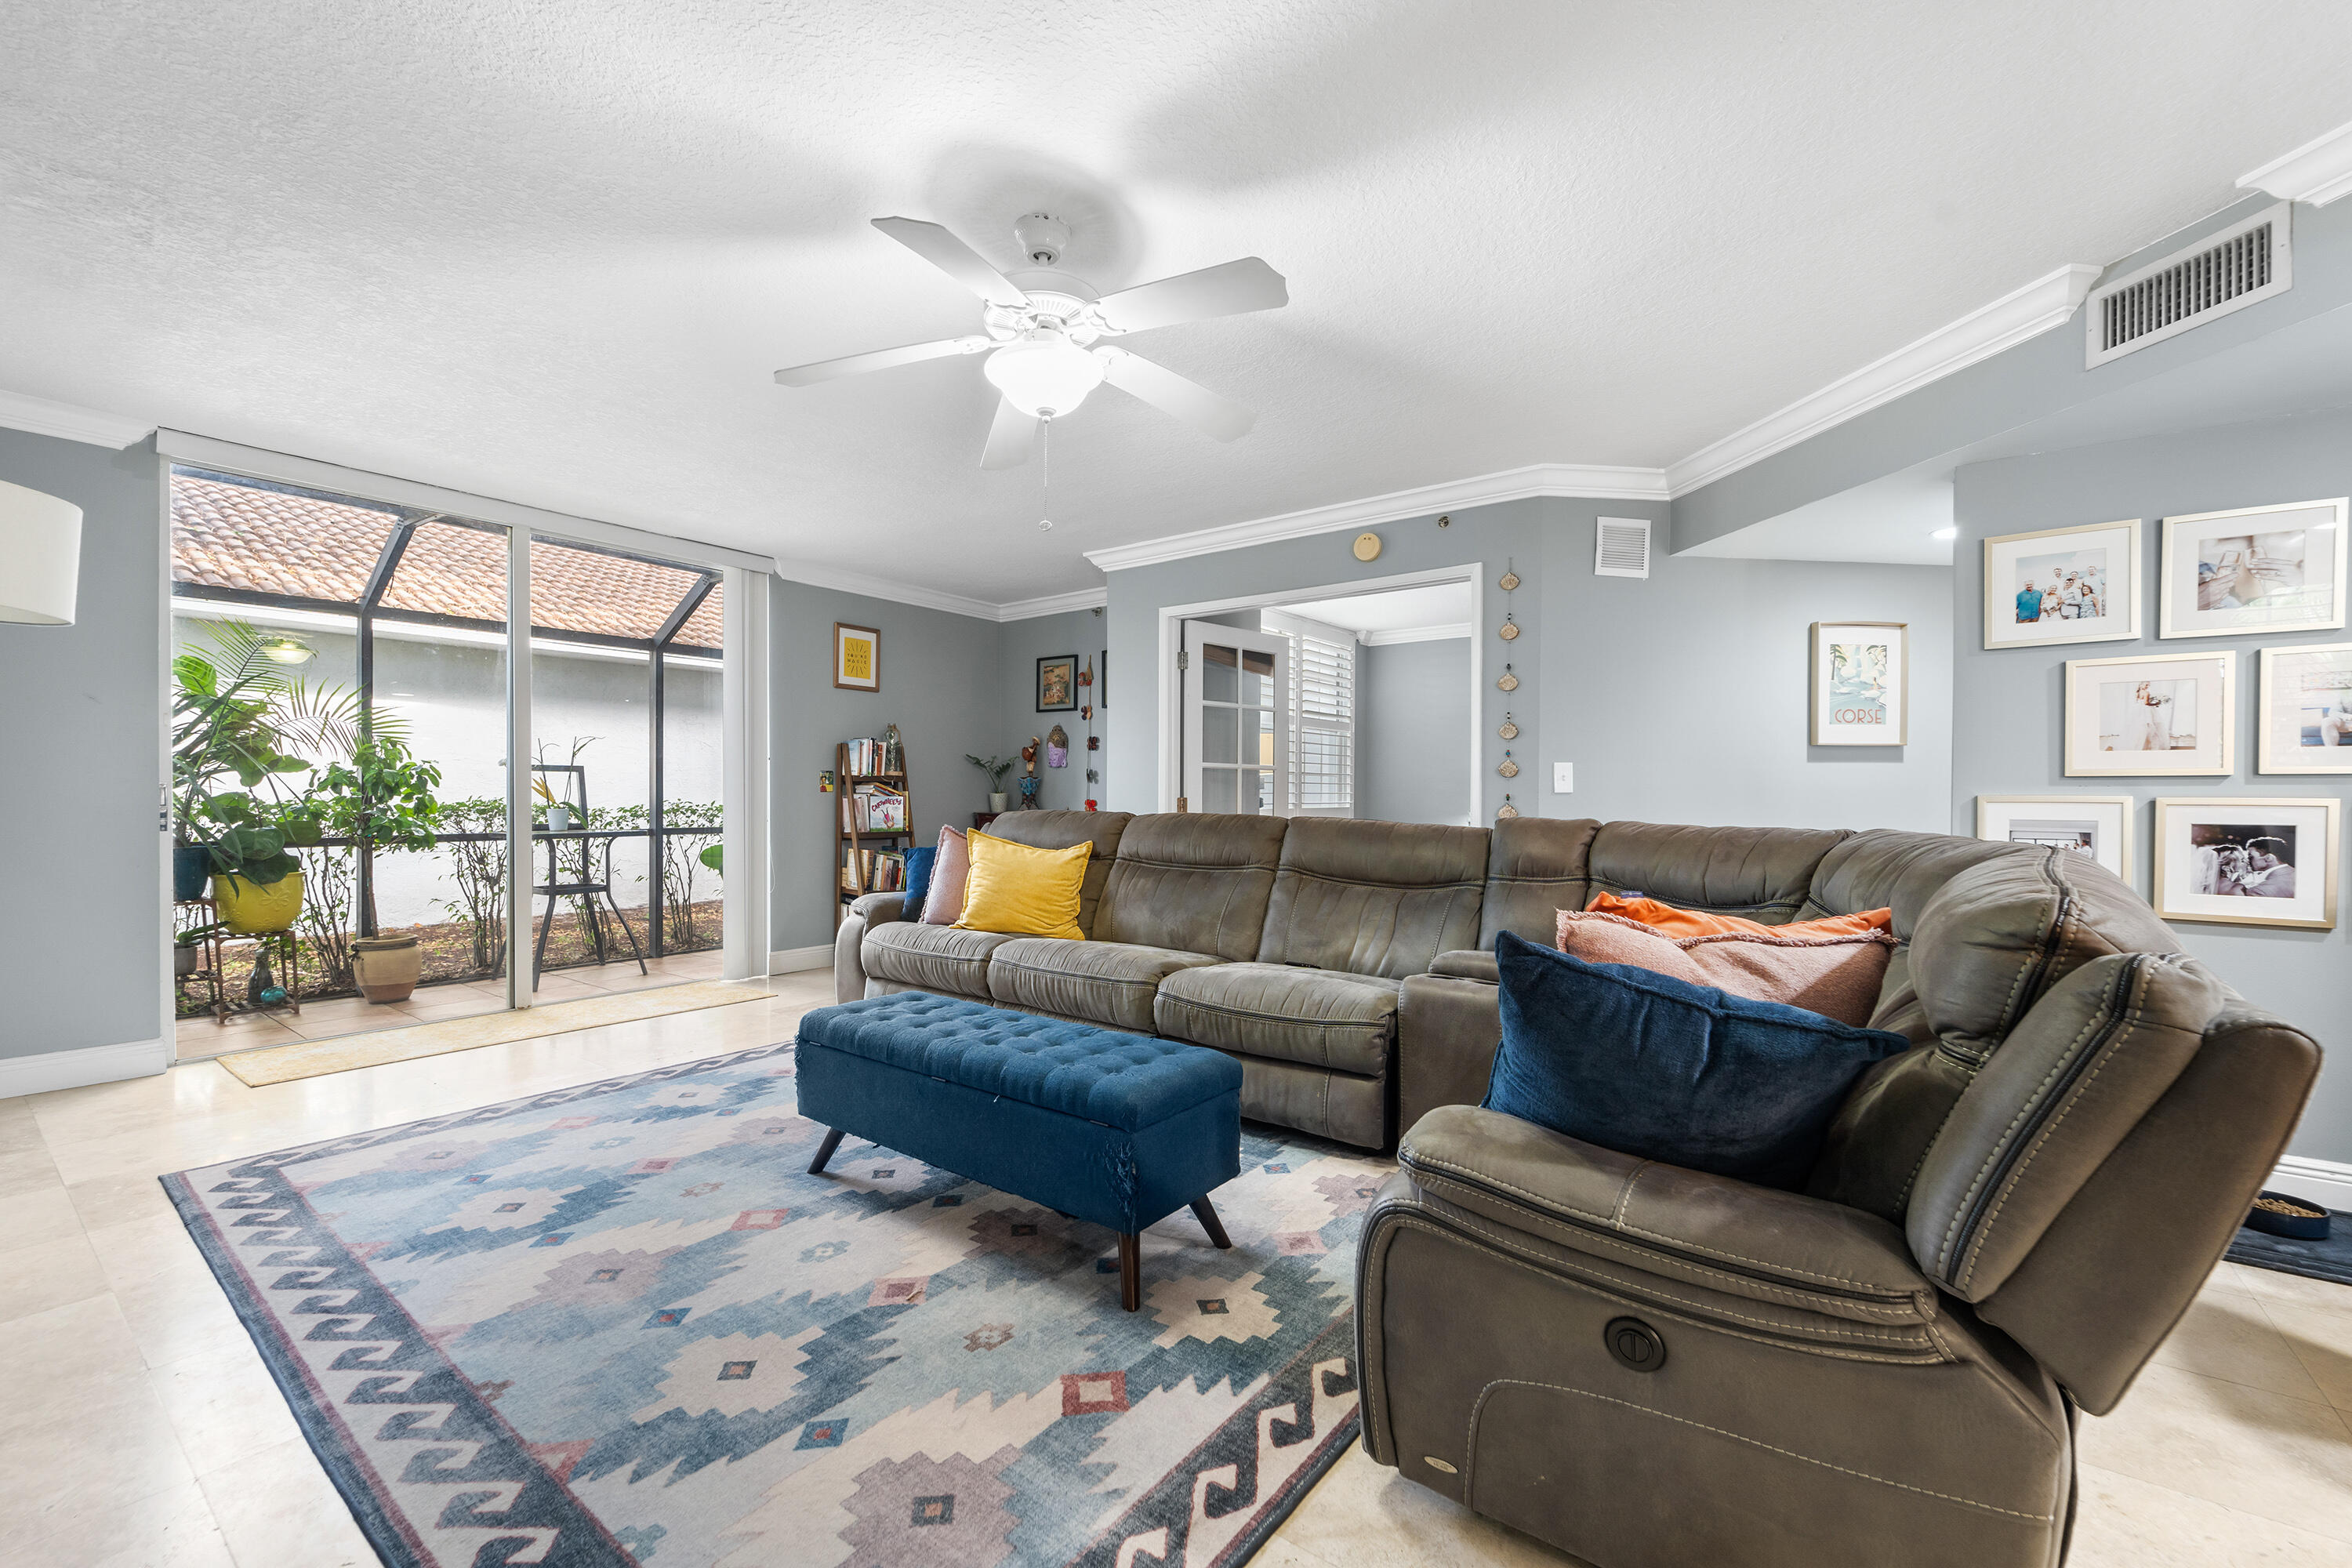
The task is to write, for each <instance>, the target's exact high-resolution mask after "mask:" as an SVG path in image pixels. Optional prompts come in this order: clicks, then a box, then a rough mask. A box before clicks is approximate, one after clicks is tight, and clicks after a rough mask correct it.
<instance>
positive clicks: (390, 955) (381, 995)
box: [352, 931, 425, 1002]
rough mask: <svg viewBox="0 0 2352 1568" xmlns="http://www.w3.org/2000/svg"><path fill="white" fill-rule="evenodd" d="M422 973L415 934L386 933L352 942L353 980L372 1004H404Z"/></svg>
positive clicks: (420, 950) (422, 957) (422, 951)
mask: <svg viewBox="0 0 2352 1568" xmlns="http://www.w3.org/2000/svg"><path fill="white" fill-rule="evenodd" d="M424 973H425V949H424V947H423V946H422V945H420V944H419V943H418V942H417V940H416V933H415V932H414V931H386V932H384V933H383V935H381V936H363V937H361V938H360V939H359V940H358V941H356V942H352V978H353V979H355V980H356V981H358V982H359V987H360V994H361V995H362V996H364V997H366V998H367V999H368V1000H369V1001H371V1002H405V1001H407V1000H408V998H409V996H410V994H412V993H414V992H415V989H416V982H417V981H418V980H419V979H420V978H422V977H423V975H424Z"/></svg>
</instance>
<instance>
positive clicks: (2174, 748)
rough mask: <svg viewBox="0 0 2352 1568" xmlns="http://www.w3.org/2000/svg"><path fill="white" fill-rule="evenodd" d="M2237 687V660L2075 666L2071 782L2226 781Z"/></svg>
mask: <svg viewBox="0 0 2352 1568" xmlns="http://www.w3.org/2000/svg"><path fill="white" fill-rule="evenodd" d="M2237 687H2238V656H2237V654H2236V653H2234V652H2230V653H2146V654H2140V655H2137V656H2136V657H2134V658H2070V659H2068V660H2067V661H2066V719H2065V725H2066V775H2067V776H2068V777H2069V778H2097V777H2110V778H2113V777H2133V776H2146V775H2150V774H2165V773H2174V774H2191V773H2211V774H2215V775H2217V776H2223V777H2226V776H2227V775H2228V774H2229V773H2230V772H2231V769H2233V768H2234V767H2235V766H2236V765H2237V763H2236V760H2235V759H2236V747H2235V746H2234V744H2233V743H2232V742H2233V737H2234V736H2235V734H2236V732H2237Z"/></svg>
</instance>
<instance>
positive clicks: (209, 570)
mask: <svg viewBox="0 0 2352 1568" xmlns="http://www.w3.org/2000/svg"><path fill="white" fill-rule="evenodd" d="M400 520H401V514H400V513H398V512H395V511H391V510H383V509H380V508H376V507H372V506H368V505H365V504H363V503H360V502H354V501H336V500H325V499H323V498H320V497H317V496H307V495H293V494H289V493H287V492H286V491H283V490H273V489H260V488H257V487H255V486H251V485H240V484H233V483H229V482H227V481H226V480H221V479H204V478H199V477H197V476H195V475H193V474H174V475H173V476H172V576H173V581H174V582H178V583H186V584H194V585H196V586H201V587H208V588H239V589H244V590H247V591H248V592H251V593H260V594H278V595H287V596H289V597H293V598H301V599H315V600H318V601H320V604H321V606H322V607H323V606H325V605H357V604H358V603H359V602H360V598H361V596H362V595H363V594H364V593H365V592H366V591H367V582H368V577H369V574H372V573H373V571H374V570H375V563H376V559H377V557H378V556H379V555H380V554H382V552H383V543H384V541H385V540H386V539H387V538H389V537H390V536H391V533H392V531H393V529H394V526H395V525H397V524H398V523H399V521H400ZM698 575H699V574H698V573H695V572H692V571H688V570H687V569H685V568H683V567H677V566H656V565H654V564H652V563H647V562H643V561H632V560H629V559H627V558H626V557H624V556H618V555H606V554H604V553H602V552H598V551H593V550H584V549H578V548H574V547H572V546H570V545H564V544H556V543H551V542H544V541H541V542H534V543H533V544H532V546H531V557H530V577H531V582H530V618H531V624H532V625H533V626H540V627H543V628H546V629H548V630H551V631H577V632H589V633H594V634H598V635H601V636H604V637H626V638H630V639H632V640H650V639H651V638H652V637H653V636H654V634H655V633H656V632H658V631H659V630H660V629H661V626H662V623H663V622H664V621H665V620H667V619H668V617H669V614H670V612H671V611H672V610H674V609H676V608H677V604H678V601H679V600H680V599H682V598H683V597H684V596H685V595H686V594H687V591H688V589H690V588H692V587H693V586H694V584H695V582H696V579H697V578H698ZM506 578H507V567H506V538H505V535H504V534H503V532H495V531H487V530H484V529H479V528H469V527H467V526H466V525H464V524H462V523H455V522H427V523H425V524H423V525H422V526H420V527H419V528H418V529H417V530H416V531H415V533H414V534H413V535H411V536H410V539H409V542H408V548H407V549H406V550H405V551H404V552H402V554H401V558H400V566H399V569H398V570H397V571H395V572H394V574H393V575H392V582H391V584H390V585H389V586H388V587H387V588H386V589H385V591H384V595H383V604H384V605H386V606H388V607H390V608H393V609H401V610H415V611H419V612H423V613H426V614H432V615H441V616H462V617H464V618H466V619H468V620H479V621H500V620H504V619H505V618H506ZM724 591H725V590H724V589H723V588H719V587H714V588H712V589H711V591H710V595H709V597H708V598H706V599H705V600H703V602H702V604H701V605H700V606H699V607H698V609H697V610H696V611H695V613H694V615H693V616H691V617H689V618H688V621H687V623H686V625H685V626H683V627H682V628H680V630H679V633H678V636H677V641H678V642H680V643H685V644H688V645H692V646H695V647H719V646H720V637H721V635H722V633H721V627H722V626H723V625H724V622H723V618H722V607H721V604H720V595H722V594H723V593H724Z"/></svg>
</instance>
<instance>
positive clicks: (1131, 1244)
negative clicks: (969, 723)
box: [1118, 1230, 1143, 1312]
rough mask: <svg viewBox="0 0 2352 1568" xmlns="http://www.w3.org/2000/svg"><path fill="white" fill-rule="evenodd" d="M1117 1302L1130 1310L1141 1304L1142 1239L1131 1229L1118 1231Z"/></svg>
mask: <svg viewBox="0 0 2352 1568" xmlns="http://www.w3.org/2000/svg"><path fill="white" fill-rule="evenodd" d="M1118 1304H1119V1305H1120V1306H1121V1307H1124V1308H1125V1309H1126V1310H1129V1311H1130V1312H1132V1311H1134V1310H1136V1309H1137V1308H1139V1307H1140V1306H1142V1305H1143V1241H1142V1238H1141V1237H1138V1236H1137V1235H1136V1234H1135V1233H1134V1232H1133V1231H1131V1230H1123V1231H1120V1232H1119V1233H1118Z"/></svg>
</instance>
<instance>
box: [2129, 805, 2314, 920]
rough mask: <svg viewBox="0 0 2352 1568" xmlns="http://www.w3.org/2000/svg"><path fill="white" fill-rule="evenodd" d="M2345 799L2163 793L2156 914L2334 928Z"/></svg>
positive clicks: (2158, 817)
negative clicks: (2172, 795) (2170, 797)
mask: <svg viewBox="0 0 2352 1568" xmlns="http://www.w3.org/2000/svg"><path fill="white" fill-rule="evenodd" d="M2343 804H2344V803H2343V802H2341V801H2339V800H2336V798H2335V797H2333V796H2330V795H2289V796H2284V797H2280V796H2272V797H2270V798H2267V799H2230V798H2224V797H2222V796H2219V795H2198V796H2196V797H2194V798H2189V799H2177V800H2158V802H2157V803H2156V912H2157V913H2158V914H2159V915H2162V916H2163V917H2164V918H2165V919H2166V920H2168V921H2218V922H2221V923H2222V924H2225V925H2256V926H2294V927H2296V928H2298V929H2301V930H2305V931H2333V930H2335V929H2336V861H2337V860H2338V859H2339V858H2341V850H2342V843H2341V840H2340V838H2339V837H2338V835H2339V833H2340V832H2341V829H2342V824H2341V820H2340V819H2341V816H2342V813H2343Z"/></svg>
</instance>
